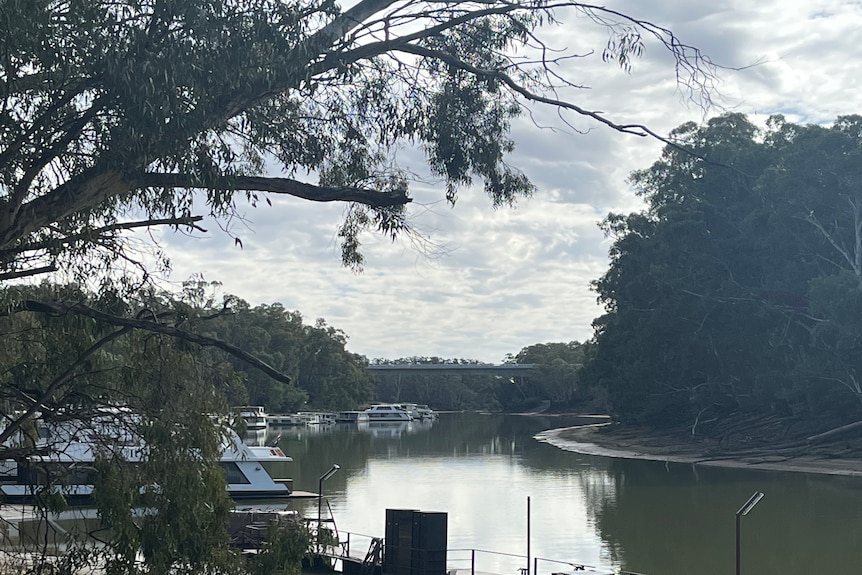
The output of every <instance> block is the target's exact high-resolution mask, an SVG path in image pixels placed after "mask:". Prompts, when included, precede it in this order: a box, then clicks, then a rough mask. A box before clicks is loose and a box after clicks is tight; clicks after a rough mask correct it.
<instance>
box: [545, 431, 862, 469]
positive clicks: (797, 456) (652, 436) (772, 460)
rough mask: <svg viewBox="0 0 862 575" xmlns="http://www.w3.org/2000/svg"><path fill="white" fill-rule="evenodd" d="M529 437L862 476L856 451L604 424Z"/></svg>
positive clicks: (615, 451)
mask: <svg viewBox="0 0 862 575" xmlns="http://www.w3.org/2000/svg"><path fill="white" fill-rule="evenodd" d="M535 438H536V439H537V440H538V441H542V442H545V443H549V444H551V445H553V446H555V447H557V448H559V449H563V450H566V451H572V452H575V453H582V454H585V455H600V456H604V457H619V458H625V459H645V460H654V461H666V462H671V463H688V464H696V465H708V466H717V467H733V468H739V469H761V470H769V471H794V472H802V473H822V474H829V475H845V476H859V477H862V457H859V456H857V455H856V454H854V455H853V456H850V457H847V456H841V457H836V456H835V455H834V452H830V451H828V450H826V451H823V450H821V451H816V450H809V449H807V448H805V447H802V446H800V447H797V448H795V449H788V448H786V447H783V446H782V447H776V448H775V449H774V450H770V448H769V447H768V446H762V445H759V446H757V447H756V448H752V449H750V450H734V451H729V450H727V449H723V448H722V447H721V446H720V445H719V444H718V442H716V441H713V440H709V439H703V438H700V439H698V438H690V437H682V436H668V435H662V434H658V433H656V432H648V431H645V430H641V429H634V428H623V427H622V426H619V425H616V424H610V423H606V424H595V425H583V426H578V427H566V428H561V429H552V430H548V431H543V432H542V433H539V434H538V435H536V436H535Z"/></svg>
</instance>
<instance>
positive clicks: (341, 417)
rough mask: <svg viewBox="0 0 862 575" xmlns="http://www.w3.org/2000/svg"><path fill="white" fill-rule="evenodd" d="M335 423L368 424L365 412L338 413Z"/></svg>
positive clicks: (336, 413)
mask: <svg viewBox="0 0 862 575" xmlns="http://www.w3.org/2000/svg"><path fill="white" fill-rule="evenodd" d="M335 423H368V413H367V412H365V411H336V412H335Z"/></svg>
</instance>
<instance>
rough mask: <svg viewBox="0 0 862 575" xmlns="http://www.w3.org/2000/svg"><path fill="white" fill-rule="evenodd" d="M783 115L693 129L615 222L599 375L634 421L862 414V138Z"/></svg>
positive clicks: (849, 128)
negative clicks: (641, 206) (761, 123)
mask: <svg viewBox="0 0 862 575" xmlns="http://www.w3.org/2000/svg"><path fill="white" fill-rule="evenodd" d="M860 126H862V119H860V118H859V117H856V116H849V117H841V118H839V119H838V120H836V121H835V123H834V124H833V125H832V126H829V127H823V126H816V125H808V126H803V125H796V124H792V123H789V122H787V121H786V120H785V119H784V118H782V117H778V116H776V117H773V118H771V119H770V120H769V122H768V123H767V125H766V126H765V127H762V128H758V127H756V126H755V125H753V124H752V123H750V122H749V121H748V120H747V119H746V118H745V117H743V116H741V115H737V114H731V115H725V116H721V117H718V118H715V119H713V120H711V121H710V122H709V123H708V124H707V125H705V126H703V127H696V126H694V125H690V124H689V125H684V126H681V127H680V128H679V129H678V130H677V131H676V133H675V137H677V138H679V139H680V140H681V141H682V142H683V144H682V146H680V147H668V148H666V149H665V151H664V154H663V155H662V158H661V159H660V160H659V161H658V162H656V163H655V164H654V165H653V166H652V167H651V168H649V169H647V170H643V171H640V172H637V173H635V174H634V175H633V176H632V181H633V182H634V184H635V185H636V186H637V187H638V189H639V190H640V193H641V194H642V196H643V197H644V199H645V200H646V202H647V206H648V207H647V209H646V210H644V211H643V212H641V213H634V214H630V215H626V216H624V215H617V214H611V215H610V216H608V218H607V219H606V220H605V222H604V226H605V230H606V232H607V233H608V234H610V235H611V236H612V237H613V238H614V243H613V246H612V248H611V252H610V253H611V266H610V269H609V270H608V272H607V273H606V274H605V275H604V276H603V277H602V278H601V279H599V280H598V281H596V282H595V288H596V291H597V292H598V294H599V297H600V300H601V301H602V302H604V304H605V306H606V310H607V313H606V314H605V315H604V316H602V317H601V318H599V319H598V320H596V322H595V328H596V346H595V350H594V352H595V353H594V354H592V355H591V359H590V361H588V365H587V368H586V370H585V372H584V377H585V380H586V381H588V382H589V383H590V384H591V385H598V386H602V387H605V388H607V390H608V391H609V394H610V399H611V401H612V405H613V406H614V409H615V410H616V411H617V413H618V415H619V416H620V417H622V418H624V419H628V420H635V421H643V422H649V423H651V424H660V425H675V426H680V425H685V426H690V427H691V429H692V431H693V432H694V431H696V430H697V427H698V425H703V424H704V423H709V422H714V421H719V420H721V419H722V418H725V417H727V416H728V415H730V414H733V413H758V414H775V415H779V416H782V417H789V416H792V417H796V418H801V419H803V420H807V421H811V422H815V423H813V424H816V422H818V421H819V422H827V421H829V420H832V422H840V421H842V420H847V419H851V418H857V417H859V416H860V415H862V410H860V407H862V393H860V392H862V388H860V386H859V377H860V369H862V364H860V363H859V357H860V355H859V351H860V348H859V344H860V341H862V340H860V339H859V337H858V334H859V333H860V317H862V316H860V315H859V314H858V313H857V312H858V311H859V309H858V305H859V303H858V302H859V301H860V300H859V289H860V286H862V283H860V282H862V274H860V270H862V268H860V267H859V262H860V261H862V259H860V258H862V212H860V210H859V206H860V205H862V204H860V202H862V196H860V189H862V188H860V186H859V184H860V181H862V180H860V176H862V173H860V167H859V166H860V165H862V163H860V161H859V160H860V159H862V157H860V152H862V147H860V142H862V140H860V138H859V134H860V133H862V132H860Z"/></svg>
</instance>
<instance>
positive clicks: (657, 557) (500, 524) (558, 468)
mask: <svg viewBox="0 0 862 575" xmlns="http://www.w3.org/2000/svg"><path fill="white" fill-rule="evenodd" d="M576 423H578V420H577V419H575V418H573V417H572V416H556V417H555V416H515V415H484V414H462V413H459V414H441V416H440V419H439V420H437V421H435V422H434V423H433V424H431V425H428V424H425V425H421V424H416V425H413V424H411V425H410V426H409V427H404V426H401V427H399V426H397V425H393V426H389V427H384V428H373V429H368V428H366V429H357V428H356V427H350V426H341V425H337V426H326V427H325V428H323V429H319V430H318V429H315V428H312V427H303V428H285V429H282V430H273V429H270V430H269V432H268V433H269V435H268V438H269V439H272V437H274V435H275V434H276V433H278V432H279V431H280V432H281V433H282V439H281V442H280V444H279V445H280V446H281V447H282V449H283V450H284V451H285V452H286V453H288V454H290V455H292V456H293V457H294V459H295V462H294V463H292V464H289V465H290V468H289V469H288V470H286V473H287V474H288V475H289V476H292V477H293V479H294V486H295V488H296V489H300V490H306V491H312V492H317V491H318V485H319V481H320V477H321V476H322V475H323V474H324V473H325V472H326V471H327V470H329V469H330V467H331V466H332V465H333V464H337V465H339V466H340V469H339V470H338V472H336V473H335V474H334V475H333V476H332V477H330V478H329V479H327V480H326V481H325V482H324V484H323V492H324V495H325V499H326V501H328V503H329V506H330V507H331V508H332V512H333V515H334V518H335V523H336V526H337V528H338V529H339V530H341V531H349V532H352V533H361V534H368V535H373V536H378V537H383V536H384V533H385V521H386V517H385V513H386V509H418V510H422V511H435V512H445V513H447V517H448V547H449V549H451V550H460V549H479V550H487V551H496V552H505V553H510V554H515V555H523V556H525V555H526V554H527V548H528V537H527V527H528V524H529V530H530V536H529V549H530V553H531V556H532V557H534V558H535V557H540V558H546V559H555V560H562V561H571V562H573V563H580V564H587V565H598V566H606V567H613V568H617V569H622V570H625V571H631V572H637V573H644V574H647V575H691V574H693V573H697V574H699V575H718V574H722V575H726V574H728V573H733V572H734V568H735V520H736V515H735V514H736V511H737V510H738V509H739V508H740V507H741V506H742V504H743V503H745V501H746V500H747V499H748V498H749V496H750V495H752V493H754V492H756V491H762V492H763V493H765V497H764V498H763V500H762V501H760V502H759V504H758V505H757V506H756V507H755V508H754V509H753V510H752V511H751V512H750V513H749V514H748V515H747V516H745V517H742V518H741V522H740V525H741V539H740V540H741V571H742V572H743V573H752V574H760V575H762V574H772V573H781V574H792V573H856V572H859V570H860V569H862V567H860V566H862V497H860V495H862V479H860V478H853V477H841V476H827V475H818V474H803V473H790V472H771V471H752V470H740V469H729V468H714V467H698V466H692V465H689V464H673V463H670V464H666V463H664V462H655V461H639V460H628V459H614V458H608V457H599V456H590V455H581V454H577V453H572V452H568V451H564V450H561V449H559V448H557V447H554V446H552V445H549V444H547V443H543V442H539V441H537V440H535V439H534V436H535V435H536V434H537V433H539V432H541V431H544V430H547V429H553V428H558V427H567V426H571V425H573V424H576ZM528 498H529V514H528ZM317 504H318V502H317V500H316V499H313V500H306V501H304V502H303V501H298V502H295V503H292V504H291V505H293V506H294V507H295V508H296V509H298V510H299V511H301V512H303V513H305V514H307V515H309V516H314V515H315V514H316V512H317ZM528 515H529V516H528ZM528 519H529V521H528ZM458 553H459V552H456V551H453V552H450V557H449V559H450V564H451V563H452V560H455V559H457V560H459V561H460V560H462V559H461V558H462V557H463V554H461V555H459V554H458ZM483 557H485V558H484V559H482V561H484V562H485V563H483V564H482V565H478V566H477V569H481V570H485V571H492V570H493V571H495V572H498V573H501V574H503V575H517V573H518V571H517V569H518V567H519V566H523V560H521V559H514V560H513V559H511V558H508V559H505V557H506V556H502V555H500V556H497V555H490V554H489V555H483ZM512 561H515V563H514V564H513V563H512ZM456 566H459V567H465V568H466V567H469V565H456ZM555 570H556V571H566V570H569V571H571V568H569V569H566V568H564V567H560V568H559V569H555Z"/></svg>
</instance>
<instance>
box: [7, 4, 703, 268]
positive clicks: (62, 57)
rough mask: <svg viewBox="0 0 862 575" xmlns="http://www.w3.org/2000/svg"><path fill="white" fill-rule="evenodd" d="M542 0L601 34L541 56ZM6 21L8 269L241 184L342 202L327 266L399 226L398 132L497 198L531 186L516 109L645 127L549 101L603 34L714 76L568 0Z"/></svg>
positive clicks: (675, 42)
mask: <svg viewBox="0 0 862 575" xmlns="http://www.w3.org/2000/svg"><path fill="white" fill-rule="evenodd" d="M558 14H559V15H560V17H562V16H565V17H567V18H569V19H570V21H569V25H570V26H573V27H579V26H598V27H599V28H601V29H605V30H606V31H607V33H608V35H609V41H608V42H607V45H606V46H604V47H602V46H598V47H596V46H588V47H578V48H574V47H572V48H570V49H569V50H565V51H559V52H555V51H553V50H552V49H553V48H554V46H552V45H549V44H547V43H546V42H545V41H544V40H543V37H544V36H545V35H546V34H547V33H548V32H549V30H548V29H547V27H546V25H548V24H555V23H557V18H558ZM0 22H2V32H3V34H2V39H0V50H2V52H3V54H4V59H3V66H2V72H0V94H2V98H3V106H2V108H0V142H2V153H0V201H2V205H3V209H2V210H0V274H2V275H0V279H3V280H8V279H11V278H16V277H23V276H32V275H35V274H40V273H45V272H47V271H48V270H53V269H68V268H70V267H80V266H81V265H82V264H83V265H85V267H86V266H87V265H89V266H92V265H95V263H96V262H100V261H101V262H102V263H104V262H105V261H113V260H115V259H116V258H118V257H123V256H129V255H130V254H129V253H128V252H126V251H124V248H125V243H124V236H123V234H124V232H127V231H129V230H133V229H136V228H142V227H153V226H190V227H194V226H197V225H198V222H199V220H200V214H201V213H203V212H204V211H209V212H211V213H212V214H214V215H216V216H226V215H228V214H230V212H231V209H232V206H233V204H234V202H235V201H236V199H237V197H238V195H239V196H245V197H251V198H252V199H258V198H263V197H264V194H288V195H292V196H295V197H299V198H303V199H307V200H309V201H319V202H331V201H340V202H346V203H347V204H348V205H349V206H350V208H349V210H348V213H347V216H346V218H345V221H344V223H343V225H342V226H341V229H340V237H341V240H342V247H343V252H342V253H343V259H344V262H345V263H346V264H348V265H352V266H361V264H362V258H361V255H360V254H359V252H358V248H359V246H360V240H359V235H360V233H361V232H363V231H365V230H367V229H369V228H371V229H376V230H379V231H381V232H383V233H386V234H390V235H396V234H398V233H400V232H402V231H404V230H405V229H407V227H408V223H407V221H406V219H405V211H404V208H405V206H406V205H407V204H409V202H410V192H409V189H408V181H407V171H406V170H405V169H404V167H403V166H401V165H399V164H398V163H397V161H396V157H395V151H396V150H397V149H398V148H399V146H401V145H403V144H405V143H413V144H417V145H418V146H419V147H420V148H421V149H422V150H423V151H424V153H425V157H426V161H427V162H428V165H429V166H430V167H431V169H432V170H433V171H434V172H436V173H437V174H439V175H440V176H442V177H443V178H444V180H445V182H446V184H445V186H444V187H445V196H446V198H447V199H448V200H449V201H450V202H453V203H454V202H455V199H456V196H457V193H458V190H459V189H460V188H462V187H464V186H467V185H469V184H471V183H472V182H473V180H474V179H478V180H480V181H481V182H482V183H483V185H484V189H485V191H486V192H487V193H488V195H489V196H490V197H491V200H492V202H493V204H494V205H503V204H508V203H512V202H514V201H516V199H517V198H519V197H523V196H526V195H529V194H530V193H531V192H532V191H533V186H532V185H531V184H530V182H529V181H528V180H527V179H526V178H525V176H524V175H523V174H522V173H520V172H519V171H517V170H516V169H515V168H513V167H511V166H510V165H509V164H508V163H507V162H506V157H507V154H508V153H509V152H510V151H511V150H512V149H513V147H514V144H513V142H512V141H511V139H510V137H509V136H508V130H509V122H510V120H511V119H512V118H513V117H514V116H516V115H518V114H519V113H520V112H521V111H522V109H523V106H524V105H525V103H529V102H537V103H540V104H545V105H549V106H554V107H557V108H560V109H561V110H562V111H566V112H571V113H573V114H576V115H583V116H587V117H589V118H591V119H592V120H594V121H595V122H596V123H599V124H603V125H605V126H607V127H609V128H611V129H614V130H617V131H620V132H628V133H635V134H641V135H645V134H648V133H649V130H648V129H647V128H646V127H644V126H638V125H628V124H620V123H616V122H614V121H613V119H612V118H607V117H605V116H604V115H603V114H602V113H600V112H597V111H593V110H589V109H585V108H582V107H580V106H578V105H577V104H576V103H574V102H571V101H566V100H561V99H557V98H556V97H555V90H556V89H557V88H559V87H563V86H566V87H574V86H578V85H581V84H582V82H583V79H578V80H577V81H576V80H575V79H567V78H565V77H563V76H561V75H560V74H561V73H563V71H564V70H565V68H564V67H562V66H559V65H560V64H561V63H563V62H565V61H566V60H568V59H571V58H575V57H577V56H578V54H582V53H583V52H584V51H587V50H589V49H596V48H597V49H599V50H603V55H604V57H605V59H607V60H613V61H616V62H617V63H619V64H620V65H621V66H622V67H624V68H627V69H628V68H630V67H631V65H632V61H633V60H634V59H635V58H636V57H637V56H639V55H640V54H641V52H642V51H643V50H644V49H645V43H646V41H647V40H654V41H655V42H656V43H657V45H658V46H659V47H660V48H662V49H666V50H668V51H669V52H670V54H671V56H672V57H673V58H675V62H676V73H677V75H678V77H679V79H680V80H681V81H682V82H684V83H686V85H687V86H689V87H690V88H691V89H692V90H694V91H695V93H697V94H705V95H707V96H708V89H709V87H710V83H711V81H712V79H713V75H712V65H711V63H710V62H709V60H708V59H706V58H705V57H703V56H702V55H701V54H700V52H699V51H698V50H696V49H694V48H692V47H690V46H687V45H686V44H684V43H683V42H681V41H680V40H679V39H678V38H677V37H675V36H674V35H673V34H672V33H671V32H670V31H669V30H667V29H664V28H662V27H660V26H658V25H655V24H653V23H651V22H648V21H644V20H639V19H636V18H633V17H629V16H627V15H625V14H622V13H620V12H618V11H615V10H613V9H610V8H605V7H601V6H594V5H590V4H585V3H579V2H571V1H568V0H562V1H560V2H548V1H546V0H531V1H527V2H515V3H512V2H497V1H489V2H397V1H393V0H362V1H360V2H357V3H355V4H353V5H352V6H351V7H350V8H348V9H346V10H345V9H342V8H341V7H339V6H338V5H337V4H336V3H335V2H333V1H331V0H302V1H298V0H292V1H289V2H285V1H282V0H218V1H211V0H183V1H171V0H124V1H120V2H116V1H100V0H86V1H80V2H59V1H53V0H36V1H34V2H20V1H7V2H4V3H3V4H2V6H0ZM574 29H575V28H573V30H574ZM567 36H568V37H567V40H566V42H567V43H568V42H570V41H571V40H572V39H573V38H577V34H571V35H567ZM524 49H526V52H525V51H524ZM519 50H520V52H519ZM267 162H272V163H274V164H275V165H277V166H278V170H279V171H281V172H282V174H281V175H280V176H279V177H272V176H270V175H269V174H270V173H271V171H269V172H268V171H267V170H266V164H267ZM304 171H310V172H313V173H316V174H317V175H318V183H316V184H313V183H308V182H305V181H300V180H299V179H297V177H296V176H297V175H298V174H300V173H302V172H304ZM85 256H91V257H89V258H87V257H85ZM92 256H98V258H101V259H92Z"/></svg>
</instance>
